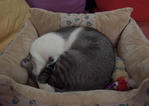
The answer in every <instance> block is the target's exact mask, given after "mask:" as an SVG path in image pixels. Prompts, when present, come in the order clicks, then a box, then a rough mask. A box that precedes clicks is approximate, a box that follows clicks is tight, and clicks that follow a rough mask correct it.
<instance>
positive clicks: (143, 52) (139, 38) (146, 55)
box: [118, 20, 149, 86]
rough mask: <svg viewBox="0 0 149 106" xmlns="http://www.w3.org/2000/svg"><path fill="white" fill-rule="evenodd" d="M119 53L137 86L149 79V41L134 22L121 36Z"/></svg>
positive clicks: (132, 21)
mask: <svg viewBox="0 0 149 106" xmlns="http://www.w3.org/2000/svg"><path fill="white" fill-rule="evenodd" d="M118 53H119V55H120V57H121V58H122V59H124V61H125V66H126V69H127V71H128V73H129V75H130V77H132V79H134V80H135V81H136V85H137V86H139V85H140V83H141V82H142V81H143V80H144V79H146V78H148V77H149V41H148V40H147V38H146V37H145V36H144V34H143V33H142V31H141V30H140V28H139V27H138V25H137V24H136V22H135V21H134V20H131V22H130V23H129V24H128V26H127V27H126V28H125V30H124V31H123V33H122V35H121V38H120V41H119V44H118Z"/></svg>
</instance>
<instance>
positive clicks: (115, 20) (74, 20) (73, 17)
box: [31, 8, 132, 45]
mask: <svg viewBox="0 0 149 106" xmlns="http://www.w3.org/2000/svg"><path fill="white" fill-rule="evenodd" d="M131 12H132V9H131V8H123V9H118V10H113V11H108V12H101V13H100V12H99V13H95V14H66V13H55V12H50V11H46V10H43V9H37V8H32V9H31V21H32V23H33V24H34V26H35V28H36V30H37V31H38V33H39V35H42V34H45V33H47V32H50V31H56V30H57V29H59V28H61V27H66V26H88V27H93V28H95V29H97V30H99V31H100V32H102V33H104V34H105V35H107V37H108V38H109V39H110V40H111V42H112V43H113V45H116V43H117V40H118V38H119V35H120V33H121V32H122V30H123V28H124V27H125V26H126V25H127V24H128V22H129V19H130V14H131Z"/></svg>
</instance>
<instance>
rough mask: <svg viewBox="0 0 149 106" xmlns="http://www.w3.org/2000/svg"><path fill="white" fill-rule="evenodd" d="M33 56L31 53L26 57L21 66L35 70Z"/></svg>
mask: <svg viewBox="0 0 149 106" xmlns="http://www.w3.org/2000/svg"><path fill="white" fill-rule="evenodd" d="M31 58H32V57H31V55H30V54H29V55H28V56H27V57H26V58H24V59H23V60H22V61H21V63H20V65H21V67H23V68H25V69H27V70H29V71H32V70H33V64H32V59H31Z"/></svg>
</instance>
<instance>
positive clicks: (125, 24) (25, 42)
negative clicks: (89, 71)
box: [0, 8, 149, 106]
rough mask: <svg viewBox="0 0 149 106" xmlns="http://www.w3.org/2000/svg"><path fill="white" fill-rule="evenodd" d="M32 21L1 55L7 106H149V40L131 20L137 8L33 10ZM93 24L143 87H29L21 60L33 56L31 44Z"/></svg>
mask: <svg viewBox="0 0 149 106" xmlns="http://www.w3.org/2000/svg"><path fill="white" fill-rule="evenodd" d="M30 11H31V18H30V19H29V20H28V21H27V22H26V23H25V24H24V25H23V27H22V28H21V29H20V30H19V32H18V33H17V35H16V37H15V38H14V39H13V40H12V41H11V43H10V44H9V46H8V47H7V48H6V49H5V51H4V52H3V54H1V56H0V67H1V70H0V105H1V106H11V105H14V104H15V105H16V106H28V105H37V106H55V105H57V106H58V105H61V106H63V105H65V106H66V105H69V106H71V105H78V106H82V105H85V106H100V105H102V106H107V105H111V106H127V105H135V106H141V105H148V102H149V100H148V96H149V71H148V69H149V65H148V63H149V41H148V40H147V39H146V38H145V36H144V34H143V33H142V31H141V30H140V28H139V27H138V25H137V24H136V22H135V21H134V20H133V19H132V18H131V17H130V14H131V12H132V9H131V8H123V9H118V10H113V11H107V12H101V13H95V14H66V13H54V12H50V11H46V10H42V9H37V8H32V9H31V10H30ZM74 25H76V26H78V25H80V26H88V27H93V28H96V29H97V30H99V31H101V32H102V33H104V34H106V35H107V37H108V38H109V39H110V40H111V42H112V44H113V45H114V46H115V48H116V49H117V53H118V55H119V56H120V57H121V58H122V59H123V60H124V63H125V67H126V70H127V72H128V73H129V75H130V77H131V78H132V79H134V80H135V81H136V82H137V83H136V84H137V88H136V89H133V90H130V91H125V92H121V91H114V90H93V91H79V92H66V93H54V92H47V91H43V90H41V89H37V88H35V87H31V86H28V85H25V83H26V81H27V72H26V71H25V70H24V69H23V68H21V66H20V61H21V60H22V59H23V58H25V57H26V56H27V54H28V52H29V48H30V45H31V43H32V42H33V41H34V40H35V39H36V38H37V35H42V34H45V33H47V32H50V31H56V30H57V29H59V28H61V27H65V26H74Z"/></svg>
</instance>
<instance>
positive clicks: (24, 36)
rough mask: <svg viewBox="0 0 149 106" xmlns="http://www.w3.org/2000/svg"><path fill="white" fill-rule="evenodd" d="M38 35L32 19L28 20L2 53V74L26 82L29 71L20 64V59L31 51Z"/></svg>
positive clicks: (0, 65) (0, 60)
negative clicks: (31, 46)
mask: <svg viewBox="0 0 149 106" xmlns="http://www.w3.org/2000/svg"><path fill="white" fill-rule="evenodd" d="M36 37H37V34H36V31H35V29H34V27H33V25H32V24H31V22H30V21H27V22H26V23H25V24H24V26H22V28H21V29H20V31H19V32H18V33H17V34H16V35H15V38H14V39H13V40H12V41H11V42H10V43H9V45H8V46H7V48H6V49H5V51H4V52H3V54H2V55H0V68H1V69H0V74H3V75H7V76H9V77H11V78H12V79H14V80H15V81H16V82H19V83H26V80H27V71H26V70H25V69H23V68H21V66H20V61H21V60H22V59H23V58H25V57H26V56H27V54H28V52H29V48H30V45H31V43H32V41H33V40H34V39H35V38H36Z"/></svg>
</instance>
